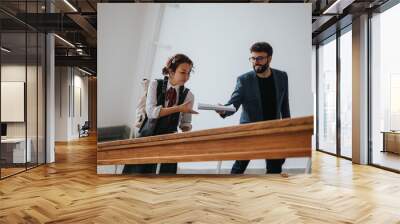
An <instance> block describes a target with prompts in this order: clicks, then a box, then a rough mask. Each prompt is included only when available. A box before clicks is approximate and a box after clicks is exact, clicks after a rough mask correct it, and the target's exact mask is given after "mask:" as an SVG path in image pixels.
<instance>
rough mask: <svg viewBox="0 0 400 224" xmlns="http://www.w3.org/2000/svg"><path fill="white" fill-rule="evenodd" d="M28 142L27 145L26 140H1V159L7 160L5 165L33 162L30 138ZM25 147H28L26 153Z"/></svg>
mask: <svg viewBox="0 0 400 224" xmlns="http://www.w3.org/2000/svg"><path fill="white" fill-rule="evenodd" d="M26 141H27V143H28V144H25V138H6V139H1V157H2V158H1V159H3V160H5V163H25V162H31V158H32V153H31V145H32V141H31V139H30V138H28V139H27V140H26ZM25 145H27V147H26V153H25Z"/></svg>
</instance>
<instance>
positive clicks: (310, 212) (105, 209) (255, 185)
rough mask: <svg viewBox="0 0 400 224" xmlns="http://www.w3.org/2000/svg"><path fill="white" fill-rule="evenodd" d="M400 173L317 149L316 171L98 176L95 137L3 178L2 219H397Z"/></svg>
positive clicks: (59, 148)
mask: <svg viewBox="0 0 400 224" xmlns="http://www.w3.org/2000/svg"><path fill="white" fill-rule="evenodd" d="M399 198H400V175H399V174H396V173H391V172H388V171H384V170H380V169H377V168H374V167H370V166H361V165H354V164H352V163H351V162H350V161H348V160H343V159H339V158H336V157H333V156H330V155H327V154H323V153H320V152H313V172H312V174H299V175H290V176H289V177H288V178H283V177H281V176H280V175H265V176H259V175H245V176H210V175H203V176H202V175H184V176H176V177H154V176H153V177H137V176H136V177H134V176H98V175H97V174H96V141H95V138H94V137H89V138H83V139H81V140H80V141H75V142H70V143H69V144H57V146H56V163H54V164H49V165H46V166H41V167H38V168H35V169H32V170H29V171H27V172H25V173H21V174H18V175H16V176H13V177H10V178H7V179H5V180H1V181H0V223H385V224H386V223H400V212H399V211H400V200H398V199H399Z"/></svg>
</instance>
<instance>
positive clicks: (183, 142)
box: [97, 116, 313, 165]
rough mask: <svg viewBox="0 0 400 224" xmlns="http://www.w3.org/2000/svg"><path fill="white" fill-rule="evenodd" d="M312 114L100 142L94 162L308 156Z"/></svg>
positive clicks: (123, 162) (163, 161) (153, 161)
mask: <svg viewBox="0 0 400 224" xmlns="http://www.w3.org/2000/svg"><path fill="white" fill-rule="evenodd" d="M312 132H313V117H312V116H309V117H301V118H294V119H283V120H273V121H263V122H256V123H251V124H243V125H237V126H230V127H223V128H215V129H207V130H201V131H193V132H186V133H178V134H167V135H159V136H151V137H145V138H137V139H129V140H119V141H110V142H102V143H99V144H98V152H97V158H98V160H97V163H98V164H99V165H111V164H141V163H166V162H193V161H218V160H235V159H246V160H247V159H262V158H271V159H272V158H287V157H310V156H311V135H312Z"/></svg>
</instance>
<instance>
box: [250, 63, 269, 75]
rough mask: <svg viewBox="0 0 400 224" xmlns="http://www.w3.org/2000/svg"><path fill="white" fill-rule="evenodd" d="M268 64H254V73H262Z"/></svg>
mask: <svg viewBox="0 0 400 224" xmlns="http://www.w3.org/2000/svg"><path fill="white" fill-rule="evenodd" d="M268 67H269V65H268V64H264V65H255V66H253V69H254V71H255V72H256V73H258V74H261V73H264V72H265V71H267V69H268Z"/></svg>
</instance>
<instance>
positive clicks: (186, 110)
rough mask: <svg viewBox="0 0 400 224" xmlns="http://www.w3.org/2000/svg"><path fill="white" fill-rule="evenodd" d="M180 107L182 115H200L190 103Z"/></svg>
mask: <svg viewBox="0 0 400 224" xmlns="http://www.w3.org/2000/svg"><path fill="white" fill-rule="evenodd" d="M178 107H179V111H180V112H182V113H191V114H199V112H197V111H195V110H193V109H192V108H193V104H192V102H190V101H188V102H186V103H183V104H181V105H179V106H178Z"/></svg>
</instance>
